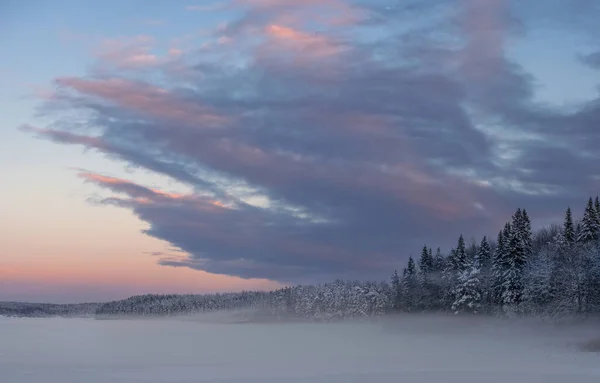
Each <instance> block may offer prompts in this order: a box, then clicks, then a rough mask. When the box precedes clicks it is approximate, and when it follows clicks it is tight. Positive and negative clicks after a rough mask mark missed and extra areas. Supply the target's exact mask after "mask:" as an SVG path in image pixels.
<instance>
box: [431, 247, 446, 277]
mask: <svg viewBox="0 0 600 383" xmlns="http://www.w3.org/2000/svg"><path fill="white" fill-rule="evenodd" d="M433 268H434V270H435V271H436V272H438V273H439V272H442V271H444V256H443V255H442V251H441V249H440V248H439V247H438V248H437V250H436V252H435V258H433Z"/></svg>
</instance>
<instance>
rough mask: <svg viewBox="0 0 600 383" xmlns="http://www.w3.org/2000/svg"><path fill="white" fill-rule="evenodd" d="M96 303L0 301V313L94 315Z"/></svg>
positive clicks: (15, 314) (28, 315) (71, 316)
mask: <svg viewBox="0 0 600 383" xmlns="http://www.w3.org/2000/svg"><path fill="white" fill-rule="evenodd" d="M98 305H99V304H98V303H76V304H62V305H61V304H52V303H24V302H0V315H2V316H7V317H25V318H46V317H64V318H75V317H77V318H80V317H94V316H95V314H96V309H97V308H98Z"/></svg>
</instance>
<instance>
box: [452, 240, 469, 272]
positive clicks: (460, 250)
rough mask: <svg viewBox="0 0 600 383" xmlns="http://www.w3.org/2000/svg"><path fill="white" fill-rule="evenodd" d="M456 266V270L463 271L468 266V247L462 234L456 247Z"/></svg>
mask: <svg viewBox="0 0 600 383" xmlns="http://www.w3.org/2000/svg"><path fill="white" fill-rule="evenodd" d="M454 267H455V271H456V272H459V271H463V270H465V269H466V268H467V249H466V246H465V239H464V238H463V235H462V234H461V235H460V237H459V238H458V246H457V247H456V252H455V254H454Z"/></svg>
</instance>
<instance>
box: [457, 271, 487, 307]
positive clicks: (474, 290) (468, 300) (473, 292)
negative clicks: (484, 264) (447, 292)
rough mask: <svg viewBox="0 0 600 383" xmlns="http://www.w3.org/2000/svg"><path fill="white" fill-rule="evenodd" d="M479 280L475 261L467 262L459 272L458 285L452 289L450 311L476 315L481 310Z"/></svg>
mask: <svg viewBox="0 0 600 383" xmlns="http://www.w3.org/2000/svg"><path fill="white" fill-rule="evenodd" d="M481 287H482V286H481V279H480V269H479V263H478V262H477V260H474V261H469V262H468V264H467V265H466V267H465V270H463V271H461V272H460V274H459V277H458V283H457V285H456V287H455V288H454V291H453V295H454V302H453V303H452V311H453V312H454V313H455V314H458V313H460V312H466V313H473V314H476V313H477V312H479V310H480V308H481V299H482V296H481Z"/></svg>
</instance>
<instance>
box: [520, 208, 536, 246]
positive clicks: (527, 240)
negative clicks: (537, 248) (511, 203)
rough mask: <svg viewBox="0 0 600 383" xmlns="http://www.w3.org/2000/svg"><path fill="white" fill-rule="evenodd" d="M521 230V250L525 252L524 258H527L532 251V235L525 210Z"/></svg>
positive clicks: (529, 221)
mask: <svg viewBox="0 0 600 383" xmlns="http://www.w3.org/2000/svg"><path fill="white" fill-rule="evenodd" d="M521 223H522V228H521V241H522V242H523V250H524V252H525V258H528V257H529V256H530V255H531V253H532V251H533V246H532V237H533V233H532V231H531V220H530V219H529V215H528V214H527V210H525V209H523V214H522V221H521Z"/></svg>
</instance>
